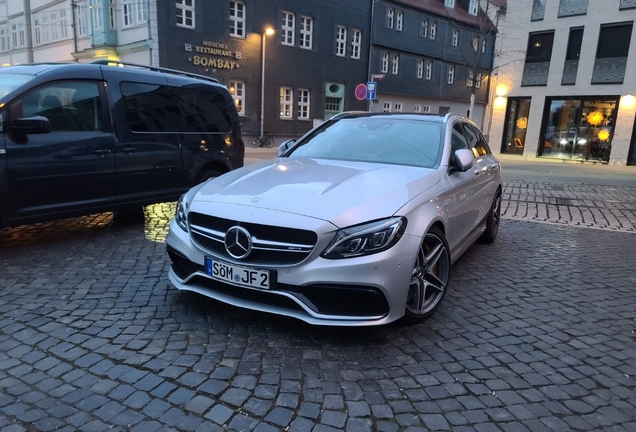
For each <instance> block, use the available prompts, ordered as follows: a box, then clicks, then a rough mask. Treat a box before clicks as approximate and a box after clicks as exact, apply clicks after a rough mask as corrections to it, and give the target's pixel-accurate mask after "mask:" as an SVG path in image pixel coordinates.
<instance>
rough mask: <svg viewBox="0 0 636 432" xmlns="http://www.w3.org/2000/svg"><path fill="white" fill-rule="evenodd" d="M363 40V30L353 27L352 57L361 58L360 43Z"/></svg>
mask: <svg viewBox="0 0 636 432" xmlns="http://www.w3.org/2000/svg"><path fill="white" fill-rule="evenodd" d="M361 40H362V32H361V31H360V30H357V29H353V31H352V32H351V58H352V59H359V58H360V43H361Z"/></svg>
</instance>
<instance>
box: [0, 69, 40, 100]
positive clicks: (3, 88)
mask: <svg viewBox="0 0 636 432" xmlns="http://www.w3.org/2000/svg"><path fill="white" fill-rule="evenodd" d="M33 78H35V75H26V74H12V73H6V74H5V73H3V74H0V99H2V98H4V97H5V96H6V95H8V94H9V93H12V92H14V91H15V90H16V89H18V88H20V87H22V86H23V85H24V84H26V83H28V82H29V81H31V80H32V79H33Z"/></svg>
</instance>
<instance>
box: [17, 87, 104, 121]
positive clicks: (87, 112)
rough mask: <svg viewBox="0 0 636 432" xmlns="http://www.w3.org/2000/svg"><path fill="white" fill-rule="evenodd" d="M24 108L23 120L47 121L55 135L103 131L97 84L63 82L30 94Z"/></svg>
mask: <svg viewBox="0 0 636 432" xmlns="http://www.w3.org/2000/svg"><path fill="white" fill-rule="evenodd" d="M21 105H22V113H20V112H18V113H17V115H18V116H19V117H32V116H43V117H46V118H48V119H49V122H50V123H51V132H94V131H101V130H102V106H101V100H100V97H99V87H98V83H96V82H59V83H55V84H50V85H46V86H43V87H39V88H38V89H36V90H34V91H32V92H30V93H28V94H26V95H25V96H24V97H23V98H22V104H21ZM16 106H20V104H16Z"/></svg>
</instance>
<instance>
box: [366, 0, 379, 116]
mask: <svg viewBox="0 0 636 432" xmlns="http://www.w3.org/2000/svg"><path fill="white" fill-rule="evenodd" d="M376 1H377V0H371V18H370V20H369V58H368V59H367V82H371V81H373V79H372V78H371V55H372V54H373V11H374V9H375V2H376ZM367 105H368V108H367V110H368V111H369V112H371V109H372V108H373V100H371V99H369V102H368V104H367Z"/></svg>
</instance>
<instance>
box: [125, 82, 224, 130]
mask: <svg viewBox="0 0 636 432" xmlns="http://www.w3.org/2000/svg"><path fill="white" fill-rule="evenodd" d="M136 85H138V84H136ZM157 87H163V86H157ZM170 92H171V93H172V95H173V99H175V100H176V101H177V104H176V106H166V107H165V108H162V110H161V111H162V113H163V111H167V112H171V111H173V110H175V109H177V110H178V111H177V119H178V121H179V122H180V123H181V126H180V130H183V131H185V132H199V133H202V132H213V133H214V132H216V133H227V132H230V131H231V130H232V120H231V119H230V116H229V111H228V110H227V100H226V99H225V97H224V95H223V93H220V92H218V91H217V90H216V89H214V88H211V87H210V86H207V85H203V86H194V87H188V88H185V87H173V88H172V89H171V90H170ZM122 93H123V92H122ZM169 100H170V99H168V101H169ZM166 105H168V104H167V103H166ZM172 105H174V104H172ZM151 106H152V107H153V108H154V107H155V105H154V104H153V105H151ZM157 106H159V107H161V106H162V105H161V101H159V102H158V103H157ZM156 110H157V109H156V108H154V111H155V112H156Z"/></svg>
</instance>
